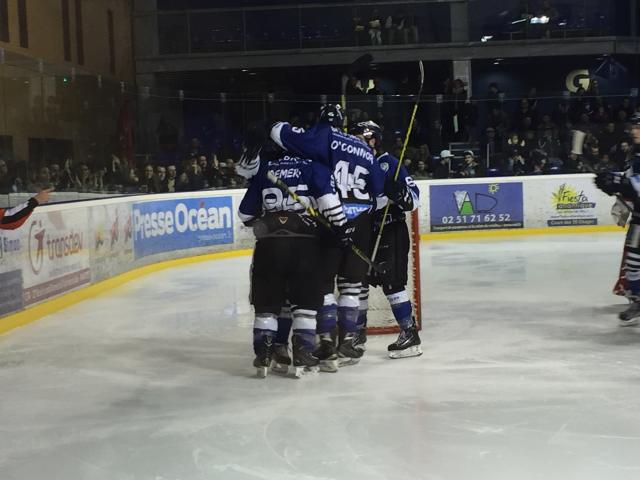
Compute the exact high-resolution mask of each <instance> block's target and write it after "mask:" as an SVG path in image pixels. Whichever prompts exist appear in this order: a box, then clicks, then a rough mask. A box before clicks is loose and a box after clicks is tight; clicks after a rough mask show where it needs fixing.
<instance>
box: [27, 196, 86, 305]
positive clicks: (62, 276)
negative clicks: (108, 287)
mask: <svg viewBox="0 0 640 480" xmlns="http://www.w3.org/2000/svg"><path fill="white" fill-rule="evenodd" d="M22 228H23V229H24V231H23V233H24V234H25V235H26V240H25V247H24V248H25V249H26V254H25V255H24V261H23V266H22V273H23V278H24V290H23V297H24V304H25V306H28V305H31V304H33V303H36V302H39V301H41V300H44V299H47V298H50V297H53V296H55V295H58V294H60V293H63V292H66V291H69V290H72V289H74V288H76V287H79V286H81V285H85V284H87V283H89V282H90V281H91V274H90V268H89V267H90V257H89V245H88V241H89V237H90V235H89V222H88V209H87V208H82V207H78V208H73V209H65V210H58V211H56V210H53V211H52V210H49V209H47V210H43V211H41V212H38V211H37V210H36V213H34V214H33V215H32V216H31V218H30V219H29V220H28V221H27V222H26V223H25V224H24V225H23V226H22Z"/></svg>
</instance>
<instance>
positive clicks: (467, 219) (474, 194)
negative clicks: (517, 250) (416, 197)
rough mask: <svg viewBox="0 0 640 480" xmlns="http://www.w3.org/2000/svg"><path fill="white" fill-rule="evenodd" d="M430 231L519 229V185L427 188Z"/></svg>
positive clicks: (520, 209)
mask: <svg viewBox="0 0 640 480" xmlns="http://www.w3.org/2000/svg"><path fill="white" fill-rule="evenodd" d="M429 199H430V205H429V213H430V221H431V231H432V232H453V231H461V230H495V229H503V228H522V227H523V225H524V221H523V208H522V203H523V202H522V183H520V182H515V183H465V184H457V185H431V186H430V187H429Z"/></svg>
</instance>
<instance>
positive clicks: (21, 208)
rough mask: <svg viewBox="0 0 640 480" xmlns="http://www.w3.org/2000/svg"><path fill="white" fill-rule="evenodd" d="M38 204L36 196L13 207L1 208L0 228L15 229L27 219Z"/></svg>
mask: <svg viewBox="0 0 640 480" xmlns="http://www.w3.org/2000/svg"><path fill="white" fill-rule="evenodd" d="M37 206H38V202H37V200H36V199H35V198H30V199H29V201H28V202H26V203H22V204H20V205H18V206H16V207H13V208H7V209H3V208H0V229H2V230H15V229H16V228H19V227H20V226H22V224H23V223H24V222H26V221H27V219H28V218H29V216H30V215H31V213H32V212H33V210H34V208H36V207H37Z"/></svg>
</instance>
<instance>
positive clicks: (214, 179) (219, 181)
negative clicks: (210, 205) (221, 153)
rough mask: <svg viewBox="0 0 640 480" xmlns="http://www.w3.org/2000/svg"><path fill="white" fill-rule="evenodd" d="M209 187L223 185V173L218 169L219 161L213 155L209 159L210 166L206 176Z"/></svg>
mask: <svg viewBox="0 0 640 480" xmlns="http://www.w3.org/2000/svg"><path fill="white" fill-rule="evenodd" d="M207 183H209V187H210V188H221V187H223V186H224V174H223V173H222V170H221V169H220V162H219V161H218V157H216V156H215V155H214V156H213V158H212V159H211V168H210V169H209V177H208V178H207Z"/></svg>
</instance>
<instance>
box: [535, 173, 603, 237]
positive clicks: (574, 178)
mask: <svg viewBox="0 0 640 480" xmlns="http://www.w3.org/2000/svg"><path fill="white" fill-rule="evenodd" d="M613 203H614V198H613V197H610V196H608V195H606V194H604V193H602V192H601V191H600V190H599V189H598V188H597V187H596V186H595V184H594V182H593V176H590V175H562V176H546V177H541V178H539V179H537V178H532V179H531V180H529V181H528V182H525V219H526V223H525V227H528V228H556V227H581V226H593V225H611V224H613V220H612V218H611V215H610V213H609V212H610V210H611V205H613Z"/></svg>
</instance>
